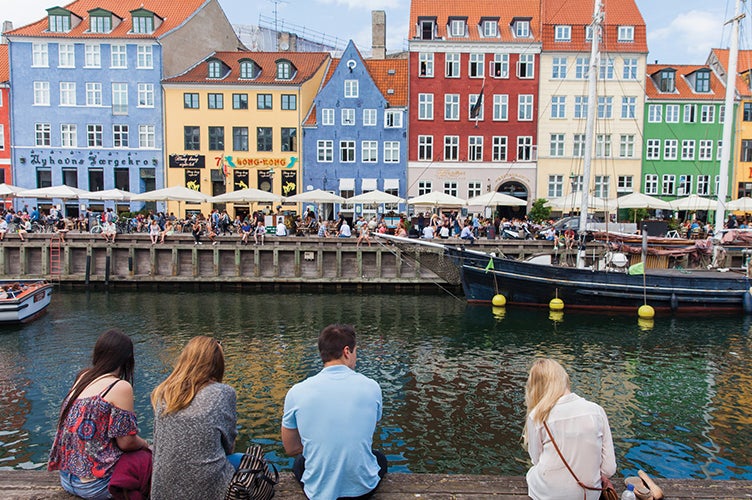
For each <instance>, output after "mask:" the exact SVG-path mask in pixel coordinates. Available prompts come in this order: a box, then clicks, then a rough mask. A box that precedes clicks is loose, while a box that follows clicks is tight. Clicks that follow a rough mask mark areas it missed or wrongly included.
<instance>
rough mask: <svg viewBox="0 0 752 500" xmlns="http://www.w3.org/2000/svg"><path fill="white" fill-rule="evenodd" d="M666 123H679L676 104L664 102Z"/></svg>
mask: <svg viewBox="0 0 752 500" xmlns="http://www.w3.org/2000/svg"><path fill="white" fill-rule="evenodd" d="M666 123H679V105H678V104H666Z"/></svg>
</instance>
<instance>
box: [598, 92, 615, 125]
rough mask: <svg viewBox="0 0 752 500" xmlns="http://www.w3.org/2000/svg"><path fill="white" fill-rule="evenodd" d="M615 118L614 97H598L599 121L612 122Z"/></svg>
mask: <svg viewBox="0 0 752 500" xmlns="http://www.w3.org/2000/svg"><path fill="white" fill-rule="evenodd" d="M613 117H614V97H613V96H610V95H605V96H598V119H601V120H610V119H612V118H613Z"/></svg>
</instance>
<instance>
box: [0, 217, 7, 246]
mask: <svg viewBox="0 0 752 500" xmlns="http://www.w3.org/2000/svg"><path fill="white" fill-rule="evenodd" d="M7 232H8V221H7V220H5V217H0V241H3V239H4V238H5V233H7Z"/></svg>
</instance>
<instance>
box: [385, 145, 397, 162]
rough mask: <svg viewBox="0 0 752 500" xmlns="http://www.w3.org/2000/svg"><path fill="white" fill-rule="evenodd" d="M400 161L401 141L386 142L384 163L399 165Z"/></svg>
mask: <svg viewBox="0 0 752 500" xmlns="http://www.w3.org/2000/svg"><path fill="white" fill-rule="evenodd" d="M399 161H400V143H399V141H384V163H399Z"/></svg>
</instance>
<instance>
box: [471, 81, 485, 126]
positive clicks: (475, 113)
mask: <svg viewBox="0 0 752 500" xmlns="http://www.w3.org/2000/svg"><path fill="white" fill-rule="evenodd" d="M485 87H486V79H485V78H484V79H483V84H482V85H481V86H480V92H479V93H478V99H477V100H476V101H475V104H473V107H472V108H470V119H473V118H475V119H478V117H480V111H481V108H482V107H483V89H485Z"/></svg>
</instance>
